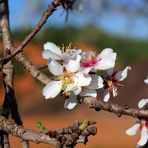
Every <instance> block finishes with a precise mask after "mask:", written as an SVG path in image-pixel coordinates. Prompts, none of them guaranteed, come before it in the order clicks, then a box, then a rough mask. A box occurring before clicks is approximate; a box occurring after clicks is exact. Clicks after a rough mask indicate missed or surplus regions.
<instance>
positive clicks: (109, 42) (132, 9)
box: [0, 0, 148, 148]
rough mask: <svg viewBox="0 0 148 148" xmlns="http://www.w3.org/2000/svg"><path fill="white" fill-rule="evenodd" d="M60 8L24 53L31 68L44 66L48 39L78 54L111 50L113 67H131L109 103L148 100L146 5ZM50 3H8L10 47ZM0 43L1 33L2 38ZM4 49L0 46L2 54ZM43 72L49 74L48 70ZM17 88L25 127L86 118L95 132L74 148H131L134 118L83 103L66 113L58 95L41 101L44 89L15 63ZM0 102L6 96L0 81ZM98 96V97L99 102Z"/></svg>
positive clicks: (102, 1)
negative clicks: (114, 55) (114, 56)
mask: <svg viewBox="0 0 148 148" xmlns="http://www.w3.org/2000/svg"><path fill="white" fill-rule="evenodd" d="M65 1H66V0H63V7H62V6H60V7H59V8H58V9H57V11H56V12H55V13H54V14H53V15H52V16H51V17H50V18H49V19H48V21H47V24H46V25H45V26H44V27H43V29H42V30H41V31H40V32H39V33H38V34H37V36H36V37H35V38H34V39H33V40H32V41H31V43H29V44H28V45H27V46H26V47H25V49H24V51H25V53H26V55H27V57H28V58H30V60H31V61H32V63H34V64H35V65H40V64H46V61H45V60H43V59H42V57H41V53H42V51H43V44H44V43H46V42H47V41H50V42H54V43H55V44H57V45H62V44H65V45H68V44H69V43H70V42H72V45H73V47H77V48H81V49H82V50H84V51H86V50H96V51H97V52H100V51H101V50H103V49H104V48H107V47H110V48H112V49H113V50H114V51H116V52H117V55H118V56H117V57H118V58H117V61H116V69H117V70H120V69H123V68H124V67H125V66H127V65H130V66H131V67H132V70H131V71H130V72H129V75H128V77H127V79H126V80H125V81H124V82H123V84H124V87H122V86H121V87H120V88H119V91H120V92H119V95H118V96H117V97H116V98H111V99H110V101H111V102H114V103H118V104H120V105H126V104H128V105H129V106H131V107H135V108H137V103H138V101H139V100H140V99H142V98H147V97H148V91H147V90H148V86H146V84H144V83H143V80H144V79H146V76H147V75H148V27H147V26H148V1H147V0H130V1H129V0H122V1H118V0H114V1H111V0H91V1H90V0H75V1H74V3H73V5H72V6H71V5H70V6H67V5H66V3H65ZM50 2H51V1H50V0H44V1H36V0H25V1H23V0H19V1H16V0H13V1H9V7H10V23H11V28H12V34H13V38H14V43H15V45H16V46H17V45H18V44H19V42H21V41H22V40H23V39H24V37H25V36H26V35H27V34H28V33H29V32H30V31H31V30H32V29H33V27H34V26H35V25H36V24H37V22H38V21H39V19H40V17H41V16H42V14H43V12H44V11H45V10H46V8H47V7H48V4H49V3H50ZM71 2H72V0H71ZM0 40H2V39H1V35H0ZM2 49H3V46H2V42H0V51H1V55H2V54H3V53H2V51H3V50H2ZM43 72H44V73H46V74H47V75H49V72H48V70H44V71H43ZM15 74H16V76H15V90H16V96H17V100H18V104H19V111H20V113H21V115H22V120H23V122H24V126H25V127H26V128H30V129H31V128H32V129H35V130H38V129H37V127H36V121H38V120H39V121H41V122H42V123H43V124H44V125H45V126H46V127H47V128H48V129H57V128H60V127H66V126H68V125H70V124H72V123H73V122H75V121H83V120H85V119H90V120H94V121H97V127H98V134H97V135H96V136H95V137H90V140H89V142H88V144H87V145H86V146H83V145H77V148H81V147H82V148H83V147H88V148H98V147H100V148H119V147H120V148H125V147H126V148H134V147H135V145H136V142H137V140H138V138H139V137H140V133H138V134H137V135H136V136H133V137H129V136H127V135H126V134H125V130H126V129H127V128H129V127H131V126H132V125H133V124H134V123H135V121H136V119H132V118H130V117H125V116H123V117H122V118H118V117H116V115H112V114H110V113H107V112H104V111H100V112H95V111H93V110H91V109H89V108H88V107H87V106H86V105H84V104H81V105H78V106H77V107H76V108H75V109H73V110H71V111H69V110H66V109H64V108H63V104H64V100H63V98H61V97H57V98H55V99H53V100H45V99H44V97H43V96H42V89H43V87H44V86H43V85H42V84H40V83H39V82H38V81H36V80H35V79H33V78H32V77H31V76H30V74H29V73H28V72H27V71H25V70H24V69H23V68H22V67H21V65H20V64H19V63H18V62H17V61H15ZM0 92H1V93H0V98H1V104H2V102H3V98H4V90H3V84H2V81H0ZM101 98H102V97H101V95H100V99H101ZM11 143H13V146H12V148H13V147H14V148H15V147H16V146H17V147H20V144H19V141H18V139H17V138H12V137H11ZM31 145H32V147H34V148H46V147H51V148H52V146H47V145H44V144H39V145H36V144H33V143H31Z"/></svg>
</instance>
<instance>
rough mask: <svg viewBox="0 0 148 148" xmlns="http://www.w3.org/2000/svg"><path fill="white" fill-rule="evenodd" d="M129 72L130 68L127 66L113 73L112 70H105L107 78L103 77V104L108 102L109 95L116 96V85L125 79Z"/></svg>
mask: <svg viewBox="0 0 148 148" xmlns="http://www.w3.org/2000/svg"><path fill="white" fill-rule="evenodd" d="M129 70H131V67H130V66H127V67H126V68H125V69H124V70H122V71H118V72H114V71H113V68H111V69H108V70H107V74H108V75H107V76H103V79H104V89H105V91H104V102H108V100H109V99H110V93H112V94H113V97H116V96H117V95H118V85H121V84H120V82H121V81H123V80H124V79H125V78H126V77H127V73H128V71H129Z"/></svg>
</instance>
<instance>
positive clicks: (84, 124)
mask: <svg viewBox="0 0 148 148" xmlns="http://www.w3.org/2000/svg"><path fill="white" fill-rule="evenodd" d="M89 124H90V120H88V119H86V120H84V121H83V122H82V124H81V125H80V126H79V129H80V130H82V131H83V130H85V129H86V128H87V127H88V126H89Z"/></svg>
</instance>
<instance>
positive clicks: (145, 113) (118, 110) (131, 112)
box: [83, 97, 148, 119]
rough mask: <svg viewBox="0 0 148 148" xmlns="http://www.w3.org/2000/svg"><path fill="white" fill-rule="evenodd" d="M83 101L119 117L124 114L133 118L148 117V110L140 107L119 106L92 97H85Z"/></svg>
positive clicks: (97, 109) (96, 108)
mask: <svg viewBox="0 0 148 148" xmlns="http://www.w3.org/2000/svg"><path fill="white" fill-rule="evenodd" d="M83 101H84V103H85V104H87V105H88V106H89V107H90V108H93V109H95V110H96V111H99V110H104V111H107V112H110V113H114V114H116V115H117V116H118V117H121V116H122V115H127V116H131V117H133V118H144V119H148V110H138V109H133V108H129V107H128V106H119V105H117V104H111V103H105V102H102V101H100V100H97V99H95V98H91V97H86V98H84V100H83Z"/></svg>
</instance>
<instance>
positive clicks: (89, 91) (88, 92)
mask: <svg viewBox="0 0 148 148" xmlns="http://www.w3.org/2000/svg"><path fill="white" fill-rule="evenodd" d="M80 96H81V97H87V96H89V97H93V98H96V97H97V92H96V90H94V89H88V88H83V89H82V91H81V93H80Z"/></svg>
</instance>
